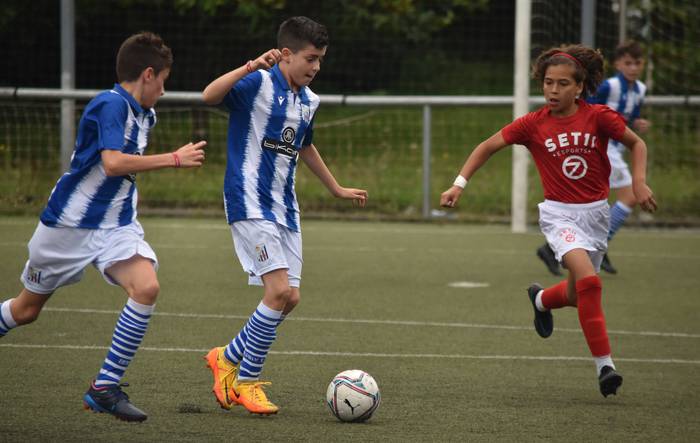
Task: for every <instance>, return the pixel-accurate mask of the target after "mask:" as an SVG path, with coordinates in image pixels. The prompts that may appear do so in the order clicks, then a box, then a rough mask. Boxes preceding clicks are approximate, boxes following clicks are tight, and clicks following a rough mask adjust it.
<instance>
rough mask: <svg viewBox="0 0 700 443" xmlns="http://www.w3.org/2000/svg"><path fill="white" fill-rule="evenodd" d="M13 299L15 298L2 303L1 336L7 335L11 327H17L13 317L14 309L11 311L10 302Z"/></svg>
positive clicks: (0, 313)
mask: <svg viewBox="0 0 700 443" xmlns="http://www.w3.org/2000/svg"><path fill="white" fill-rule="evenodd" d="M12 300H14V298H11V299H9V300H5V301H4V302H2V304H0V337H3V336H5V334H7V333H8V332H10V329H12V328H16V327H17V323H16V322H15V319H14V318H12V311H10V303H12Z"/></svg>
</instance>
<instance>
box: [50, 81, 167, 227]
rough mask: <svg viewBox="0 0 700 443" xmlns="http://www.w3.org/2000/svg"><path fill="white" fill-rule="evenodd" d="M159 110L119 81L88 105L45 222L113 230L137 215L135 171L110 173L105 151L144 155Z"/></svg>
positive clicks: (52, 195)
mask: <svg viewBox="0 0 700 443" xmlns="http://www.w3.org/2000/svg"><path fill="white" fill-rule="evenodd" d="M155 124H156V114H155V111H154V110H153V109H152V108H151V109H148V110H144V109H143V108H142V107H141V105H140V104H139V103H138V102H137V101H136V99H134V97H132V96H131V94H129V93H128V92H127V91H126V90H125V89H124V88H122V87H121V86H120V85H118V84H115V85H114V88H112V89H111V90H109V91H103V92H101V93H100V94H98V95H97V96H96V97H95V98H93V99H92V100H90V103H88V105H87V106H86V108H85V111H84V112H83V115H82V117H81V118H80V125H79V126H78V136H77V138H76V141H75V151H73V156H72V157H71V163H70V169H69V170H68V172H66V173H65V174H63V176H62V177H61V178H60V179H59V180H58V182H57V183H56V186H55V187H54V189H53V191H51V196H50V197H49V202H48V204H47V205H46V208H45V209H44V211H43V212H42V213H41V217H40V219H41V221H42V223H44V224H45V225H46V226H62V227H73V228H86V229H108V228H116V227H118V226H125V225H128V224H129V223H131V222H132V221H133V220H134V219H135V218H136V203H137V200H138V194H137V192H136V182H135V180H136V177H135V175H134V174H131V175H127V176H121V177H107V175H106V174H105V170H104V166H103V165H102V156H101V152H102V150H103V149H113V150H118V151H121V152H123V153H125V154H133V155H143V152H144V150H145V149H146V144H147V143H148V132H149V131H150V129H151V128H152V127H153V126H154V125H155Z"/></svg>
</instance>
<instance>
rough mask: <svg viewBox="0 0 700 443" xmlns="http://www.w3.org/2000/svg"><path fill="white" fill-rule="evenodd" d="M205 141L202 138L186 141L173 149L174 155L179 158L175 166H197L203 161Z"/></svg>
mask: <svg viewBox="0 0 700 443" xmlns="http://www.w3.org/2000/svg"><path fill="white" fill-rule="evenodd" d="M206 145H207V142H206V141H204V140H202V141H200V142H197V143H192V142H190V143H187V144H186V145H184V146H181V147H180V148H178V150H177V151H175V156H176V158H177V159H178V160H179V163H176V164H175V166H176V167H179V168H198V167H200V166H202V163H203V162H204V147H205V146H206Z"/></svg>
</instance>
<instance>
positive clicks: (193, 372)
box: [0, 217, 700, 442]
mask: <svg viewBox="0 0 700 443" xmlns="http://www.w3.org/2000/svg"><path fill="white" fill-rule="evenodd" d="M222 218H223V217H222ZM141 222H142V224H143V225H144V229H145V231H146V240H147V241H149V243H150V244H151V245H152V246H153V248H154V249H155V251H156V253H157V254H158V257H159V260H160V270H159V273H158V275H159V279H160V283H161V294H160V297H159V301H158V307H157V309H156V315H155V316H154V318H153V319H152V321H151V324H150V328H149V333H148V334H147V336H146V338H145V340H144V343H143V345H142V347H141V349H140V351H139V352H138V354H137V356H136V358H135V359H134V361H133V362H132V364H131V366H130V367H129V370H128V371H127V373H126V377H125V379H124V381H126V382H129V383H130V384H131V386H130V387H129V388H126V392H127V393H128V394H129V395H130V397H131V400H132V401H133V402H134V403H135V404H136V405H137V406H139V407H141V408H142V409H144V410H145V411H146V412H148V413H149V418H148V420H147V421H146V422H144V423H142V424H130V423H123V422H120V421H117V420H115V419H114V418H112V417H109V416H106V415H103V414H91V413H87V412H85V411H84V410H83V409H82V400H81V397H82V394H83V392H84V391H85V390H86V389H87V387H88V383H89V381H90V380H91V379H92V378H93V377H94V376H95V374H96V372H97V370H98V369H99V367H100V365H101V362H102V360H103V359H104V356H105V353H106V349H107V347H108V346H109V341H110V337H111V333H112V330H113V328H114V324H115V322H116V319H117V316H118V311H120V310H121V308H122V306H123V304H124V302H125V298H124V296H123V295H122V292H121V290H120V289H119V288H116V287H111V286H108V285H107V284H106V283H104V281H102V278H101V276H100V275H99V274H98V273H97V272H96V271H95V270H94V269H92V268H90V269H88V271H87V272H86V275H85V278H84V280H83V281H82V282H81V283H79V284H77V285H74V286H70V287H67V288H63V289H61V290H59V291H58V292H57V293H56V294H54V295H53V297H52V299H51V300H50V301H49V302H48V303H47V307H46V309H45V310H44V312H43V313H42V315H41V317H40V318H39V320H38V321H37V322H35V323H34V324H32V325H29V326H25V327H22V328H19V329H15V330H13V331H11V332H10V333H9V334H8V335H7V336H6V337H4V338H2V339H0V441H8V442H10V441H38V440H42V441H81V440H82V441H98V440H99V441H280V440H282V441H285V440H292V441H299V440H301V441H378V440H382V441H539V440H554V441H596V442H598V441H635V442H636V441H698V440H699V439H700V376H699V374H700V290H699V288H700V231H697V230H674V231H666V230H632V229H626V230H623V231H622V232H621V233H620V234H618V236H617V237H616V239H615V240H614V242H613V244H612V249H611V257H612V259H613V262H614V264H615V265H616V266H617V267H618V269H619V271H620V273H619V274H618V275H615V276H611V275H606V274H602V278H603V306H604V309H605V313H606V318H607V324H608V329H609V335H610V339H611V345H612V349H613V357H614V358H615V361H616V364H617V366H618V370H619V371H620V372H621V373H622V374H623V375H624V377H625V379H624V384H623V386H622V387H621V389H620V391H619V392H618V394H619V395H617V396H611V397H608V398H603V397H602V396H601V395H600V393H599V392H598V386H597V380H596V377H595V369H594V365H593V363H592V361H591V359H590V358H589V354H588V351H587V347H586V344H585V341H584V338H583V335H582V334H581V332H580V330H579V326H578V318H577V315H576V312H575V310H573V309H566V310H560V311H557V312H555V314H554V319H555V331H554V334H553V335H552V337H550V338H548V339H546V340H543V339H541V338H539V337H538V336H537V335H536V333H535V331H534V329H533V328H532V326H531V325H532V308H531V305H530V302H529V300H528V299H527V296H526V293H525V289H526V287H527V286H528V285H529V284H530V283H531V282H532V281H539V282H540V283H542V284H545V285H549V284H552V283H555V282H556V281H557V280H556V279H555V278H554V277H552V276H550V275H549V274H548V273H547V271H546V270H545V268H544V266H543V265H542V264H541V263H540V262H539V261H538V260H537V259H536V258H535V255H534V251H535V248H536V247H537V246H538V245H539V244H540V243H541V241H542V238H541V237H540V235H539V233H538V232H536V231H534V230H533V231H532V232H531V233H529V234H521V235H515V234H511V233H510V232H509V230H508V228H507V227H506V226H479V225H458V224H444V225H441V224H405V223H376V222H330V221H306V222H304V223H303V233H304V259H305V263H304V273H303V280H302V291H301V292H302V302H301V304H300V305H299V306H298V308H297V310H296V311H295V312H294V313H293V314H292V315H291V316H290V317H289V318H288V319H287V320H286V321H285V323H284V324H283V325H282V326H281V327H280V329H279V331H278V339H277V341H276V343H275V344H274V346H273V348H272V352H271V354H270V355H269V357H268V360H267V363H266V366H265V370H264V372H263V378H264V379H266V380H271V381H272V382H273V384H272V386H271V387H269V389H268V393H269V396H270V398H271V400H273V401H274V402H276V403H277V404H278V405H279V406H280V408H281V409H280V413H279V414H278V415H276V416H272V417H257V416H253V415H250V414H248V413H247V412H245V411H244V410H243V409H242V408H241V407H236V408H234V409H233V410H231V411H224V410H222V409H220V408H219V407H218V405H217V403H216V402H215V400H214V397H213V395H212V394H211V376H210V373H209V371H208V370H207V369H206V368H205V367H204V360H202V357H203V355H204V354H205V353H206V351H207V350H208V349H209V348H211V347H213V346H217V345H223V344H225V343H226V342H228V341H229V340H230V339H231V338H232V336H233V335H235V333H236V332H237V331H238V330H239V328H240V327H241V326H242V325H243V323H244V321H245V320H246V319H247V317H248V316H249V315H250V313H251V312H252V311H253V309H254V308H255V306H256V305H257V303H258V302H259V300H260V297H261V292H260V289H259V288H255V287H249V286H247V278H246V275H245V274H244V273H243V272H242V271H241V269H240V266H239V264H238V262H237V260H236V259H235V257H234V256H233V253H232V242H231V236H230V232H229V230H228V227H227V226H226V224H225V222H224V221H223V220H220V219H159V218H143V219H142V220H141ZM35 223H36V221H35V219H33V218H15V217H2V218H0V250H1V251H2V257H3V258H2V266H1V267H0V300H4V299H6V298H9V297H12V296H15V295H16V294H17V293H18V292H19V290H20V289H21V284H20V282H19V281H18V277H19V274H20V271H21V269H22V266H23V264H24V262H25V260H26V254H27V252H26V243H27V241H28V240H29V238H30V237H31V234H32V232H33V230H34V227H35ZM455 282H470V284H464V283H462V284H461V285H457V286H477V287H452V286H450V284H451V283H455ZM474 283H477V284H474ZM480 284H483V285H480ZM352 368H359V369H364V370H365V371H367V372H369V373H370V374H372V375H373V376H374V377H375V378H376V379H377V381H378V383H379V386H380V389H381V393H382V404H381V406H380V407H379V409H378V410H377V412H376V414H375V416H374V417H373V418H372V419H371V420H370V421H369V422H367V423H364V424H343V423H340V422H338V421H337V420H336V419H335V418H334V417H333V416H332V415H331V414H330V412H329V411H328V409H327V407H326V406H325V404H324V398H325V390H326V387H327V385H328V382H329V381H330V379H331V378H332V377H333V375H335V374H336V373H337V372H340V371H341V370H344V369H352Z"/></svg>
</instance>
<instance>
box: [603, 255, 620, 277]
mask: <svg viewBox="0 0 700 443" xmlns="http://www.w3.org/2000/svg"><path fill="white" fill-rule="evenodd" d="M600 269H602V270H603V271H605V272H607V273H608V274H617V269H615V266H613V265H612V263H610V257H608V254H605V255H604V256H603V261H601V262H600Z"/></svg>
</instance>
